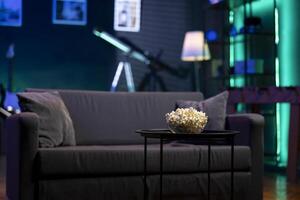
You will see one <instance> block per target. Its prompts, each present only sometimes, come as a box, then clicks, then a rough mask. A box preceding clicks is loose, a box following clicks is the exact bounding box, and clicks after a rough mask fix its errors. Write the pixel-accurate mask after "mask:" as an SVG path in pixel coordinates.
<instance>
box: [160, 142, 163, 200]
mask: <svg viewBox="0 0 300 200" xmlns="http://www.w3.org/2000/svg"><path fill="white" fill-rule="evenodd" d="M162 175H163V139H162V138H160V172H159V180H160V191H159V199H160V200H161V199H162V193H163V191H162V188H163V179H162V178H163V177H162Z"/></svg>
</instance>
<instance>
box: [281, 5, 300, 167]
mask: <svg viewBox="0 0 300 200" xmlns="http://www.w3.org/2000/svg"><path fill="white" fill-rule="evenodd" d="M277 2H278V5H279V6H278V8H279V10H278V11H279V12H278V16H279V17H278V18H279V28H278V29H279V38H280V41H284V42H280V41H279V66H284V67H280V68H279V71H280V73H279V78H280V86H297V85H300V77H299V73H300V71H299V67H298V66H299V64H300V60H299V58H298V52H299V50H300V49H299V42H297V41H298V38H299V34H298V33H299V30H300V27H299V23H297V22H296V19H298V18H299V12H298V9H297V8H299V5H300V1H299V0H291V1H283V0H280V1H277ZM280 111H281V115H280V120H281V129H280V132H281V138H280V148H281V151H280V155H279V157H280V158H279V162H280V165H281V166H286V165H287V159H288V136H289V122H290V106H289V105H281V110H280Z"/></svg>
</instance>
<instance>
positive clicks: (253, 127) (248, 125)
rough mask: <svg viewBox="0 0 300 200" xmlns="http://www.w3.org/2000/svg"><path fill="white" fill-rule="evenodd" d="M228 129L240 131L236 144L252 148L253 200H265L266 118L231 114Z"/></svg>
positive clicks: (227, 124)
mask: <svg viewBox="0 0 300 200" xmlns="http://www.w3.org/2000/svg"><path fill="white" fill-rule="evenodd" d="M226 129H231V130H237V131H240V134H239V135H238V136H237V137H236V144H238V145H249V146H250V148H251V164H252V167H251V174H252V181H251V182H252V183H251V189H252V191H251V196H252V197H251V198H252V199H255V200H262V198H263V196H262V195H263V168H264V162H263V159H264V140H263V138H264V117H263V116H262V115H260V114H231V115H227V118H226Z"/></svg>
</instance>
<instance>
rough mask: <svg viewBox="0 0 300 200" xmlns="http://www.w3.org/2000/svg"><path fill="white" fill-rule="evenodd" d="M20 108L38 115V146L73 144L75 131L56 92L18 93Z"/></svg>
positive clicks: (74, 142)
mask: <svg viewBox="0 0 300 200" xmlns="http://www.w3.org/2000/svg"><path fill="white" fill-rule="evenodd" d="M18 97H19V102H20V106H21V110H22V111H24V112H34V113H36V114H37V115H38V116H39V126H38V135H39V146H40V147H56V146H59V145H75V144H76V141H75V133H74V128H73V123H72V120H71V118H70V115H69V112H68V110H67V108H66V106H65V104H64V102H63V101H62V99H61V98H60V95H59V94H58V93H57V92H51V93H48V92H42V93H34V92H26V93H19V94H18Z"/></svg>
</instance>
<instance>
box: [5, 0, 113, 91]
mask: <svg viewBox="0 0 300 200" xmlns="http://www.w3.org/2000/svg"><path fill="white" fill-rule="evenodd" d="M112 22H113V1H112V0H101V1H99V0H89V1H88V24H87V26H70V25H54V24H52V0H43V1H34V0H23V26H22V27H21V28H13V27H0V80H1V81H2V82H4V83H6V80H7V78H6V77H7V76H6V73H7V64H6V60H5V54H6V50H7V47H8V45H9V44H10V43H11V42H14V43H15V46H16V48H15V52H16V58H15V65H14V67H15V79H14V80H15V81H14V88H15V90H22V89H24V88H26V87H42V88H49V87H50V88H74V89H97V90H107V89H108V88H109V80H108V77H109V76H110V74H111V73H112V72H111V71H112V69H111V66H112V62H113V61H114V59H115V54H114V50H113V49H110V48H108V46H107V45H106V44H105V43H103V42H102V41H100V39H98V38H96V37H94V36H93V35H92V29H93V27H94V26H100V27H102V28H103V29H106V30H108V31H112Z"/></svg>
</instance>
